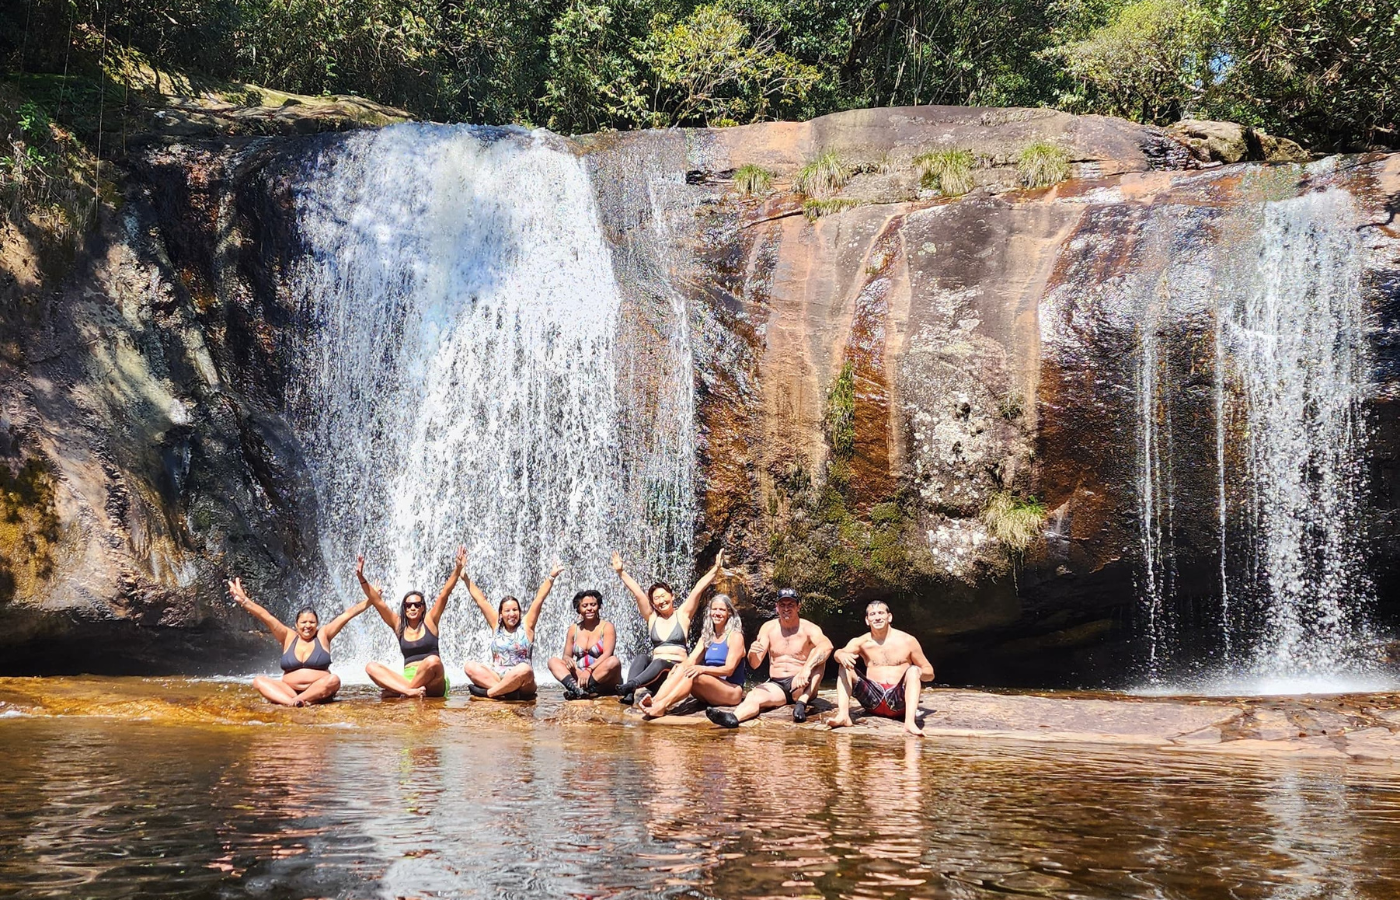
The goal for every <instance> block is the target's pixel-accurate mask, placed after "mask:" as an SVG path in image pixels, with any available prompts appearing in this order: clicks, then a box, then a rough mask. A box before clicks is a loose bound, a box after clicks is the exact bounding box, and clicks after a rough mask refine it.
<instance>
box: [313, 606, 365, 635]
mask: <svg viewBox="0 0 1400 900" xmlns="http://www.w3.org/2000/svg"><path fill="white" fill-rule="evenodd" d="M367 609H369V598H368V597H366V598H365V599H363V600H361V601H360V602H359V603H356V604H355V605H354V606H352V607H350V608H349V609H347V610H345V612H343V613H341V614H340V615H338V616H336V617H335V618H334V619H331V621H330V624H328V625H327V626H326V627H325V628H322V629H321V634H322V636H323V637H324V638H325V641H326V643H327V644H329V643H330V642H331V639H332V638H334V637H335V636H336V635H337V634H340V629H342V628H344V627H345V626H346V625H347V624H349V622H350V620H351V619H353V618H355V617H356V616H358V615H359V614H360V613H362V612H364V611H365V610H367Z"/></svg>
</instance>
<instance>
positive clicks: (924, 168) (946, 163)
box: [914, 149, 977, 197]
mask: <svg viewBox="0 0 1400 900" xmlns="http://www.w3.org/2000/svg"><path fill="white" fill-rule="evenodd" d="M976 163H977V158H976V157H975V156H973V154H972V151H971V150H962V149H950V150H931V151H928V152H925V153H920V154H919V155H918V156H916V157H914V165H915V167H917V168H918V169H919V183H920V184H921V185H922V186H923V187H926V188H932V189H933V190H936V191H938V192H939V193H941V194H943V195H944V196H945V197H957V196H959V195H961V194H966V193H967V192H968V191H970V190H972V189H973V187H975V186H976V182H975V181H973V178H972V167H973V166H974V165H976Z"/></svg>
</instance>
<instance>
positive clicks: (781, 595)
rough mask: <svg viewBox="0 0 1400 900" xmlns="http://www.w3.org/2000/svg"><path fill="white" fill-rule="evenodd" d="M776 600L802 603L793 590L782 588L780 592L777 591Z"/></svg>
mask: <svg viewBox="0 0 1400 900" xmlns="http://www.w3.org/2000/svg"><path fill="white" fill-rule="evenodd" d="M778 600H779V601H783V600H796V601H797V602H798V603H801V602H802V598H801V597H799V596H798V595H797V591H795V590H793V589H792V588H783V589H782V590H780V591H778Z"/></svg>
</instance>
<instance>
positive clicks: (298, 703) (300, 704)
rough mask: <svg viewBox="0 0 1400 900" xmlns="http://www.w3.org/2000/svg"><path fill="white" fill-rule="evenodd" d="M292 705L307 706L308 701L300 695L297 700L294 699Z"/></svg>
mask: <svg viewBox="0 0 1400 900" xmlns="http://www.w3.org/2000/svg"><path fill="white" fill-rule="evenodd" d="M292 705H293V706H305V705H306V701H305V700H303V699H301V698H300V697H298V698H296V699H295V700H293V701H292Z"/></svg>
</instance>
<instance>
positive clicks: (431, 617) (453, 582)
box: [428, 544, 467, 631]
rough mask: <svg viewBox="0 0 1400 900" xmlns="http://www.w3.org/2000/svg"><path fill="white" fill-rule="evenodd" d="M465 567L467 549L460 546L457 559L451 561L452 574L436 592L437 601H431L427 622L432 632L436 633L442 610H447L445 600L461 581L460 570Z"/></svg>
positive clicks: (464, 546)
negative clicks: (431, 606)
mask: <svg viewBox="0 0 1400 900" xmlns="http://www.w3.org/2000/svg"><path fill="white" fill-rule="evenodd" d="M466 567H467V548H466V545H465V544H464V545H462V546H460V547H458V548H457V558H456V559H455V560H454V561H453V565H452V574H451V575H448V576H447V583H446V584H444V585H443V586H442V590H440V591H438V595H437V599H436V600H434V601H433V608H432V609H430V610H428V621H429V622H430V623H432V626H433V630H434V631H437V624H438V619H441V618H442V612H443V610H445V609H447V598H448V597H451V596H452V592H453V591H454V590H456V589H457V582H459V581H461V580H462V570H463V569H465V568H466Z"/></svg>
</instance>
